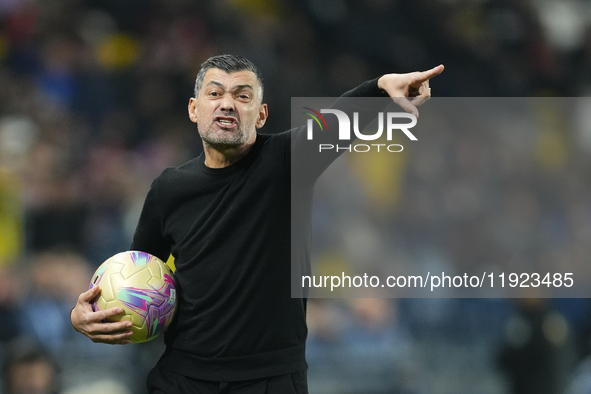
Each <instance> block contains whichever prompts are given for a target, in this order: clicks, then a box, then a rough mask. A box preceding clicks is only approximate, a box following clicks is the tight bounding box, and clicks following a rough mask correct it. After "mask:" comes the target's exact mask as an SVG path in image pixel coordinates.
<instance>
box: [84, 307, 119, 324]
mask: <svg viewBox="0 0 591 394" xmlns="http://www.w3.org/2000/svg"><path fill="white" fill-rule="evenodd" d="M123 313H125V310H124V309H123V308H121V307H115V308H109V309H105V310H98V311H96V312H93V314H94V316H93V319H92V320H93V321H103V320H106V319H107V318H109V317H113V316H118V315H122V314H123Z"/></svg>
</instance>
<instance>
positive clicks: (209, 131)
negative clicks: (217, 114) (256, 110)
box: [197, 113, 255, 148]
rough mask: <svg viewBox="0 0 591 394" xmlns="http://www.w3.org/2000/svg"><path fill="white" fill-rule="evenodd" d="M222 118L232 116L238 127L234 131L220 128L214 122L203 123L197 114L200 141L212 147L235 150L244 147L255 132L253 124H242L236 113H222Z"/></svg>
mask: <svg viewBox="0 0 591 394" xmlns="http://www.w3.org/2000/svg"><path fill="white" fill-rule="evenodd" d="M223 115H224V116H234V117H235V118H236V119H237V122H238V125H237V129H238V130H236V131H234V130H225V129H224V128H220V127H219V126H218V125H217V124H215V122H213V121H211V122H205V121H204V120H203V118H202V117H201V116H199V114H198V118H197V128H198V130H199V134H200V135H201V139H202V140H203V142H205V143H206V144H208V145H210V146H212V147H219V148H237V147H240V146H243V145H246V144H247V143H248V142H249V141H250V140H251V138H252V135H253V134H254V132H255V126H254V123H253V124H245V123H242V122H241V120H240V118H239V117H238V114H237V113H224V114H223Z"/></svg>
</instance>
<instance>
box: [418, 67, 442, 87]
mask: <svg viewBox="0 0 591 394" xmlns="http://www.w3.org/2000/svg"><path fill="white" fill-rule="evenodd" d="M444 68H445V67H444V65H443V64H440V65H439V66H437V67H433V68H432V69H430V70H427V71H419V72H418V73H417V75H416V77H415V82H414V83H415V84H417V83H423V82H425V81H428V80H430V79H431V78H433V77H436V76H437V75H439V74H441V73H442V72H443V69H444Z"/></svg>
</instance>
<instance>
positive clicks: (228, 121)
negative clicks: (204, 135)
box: [215, 116, 238, 128]
mask: <svg viewBox="0 0 591 394" xmlns="http://www.w3.org/2000/svg"><path fill="white" fill-rule="evenodd" d="M215 122H216V123H217V124H218V126H220V127H223V128H231V127H234V126H236V125H237V124H238V120H237V119H236V118H235V117H233V116H216V117H215Z"/></svg>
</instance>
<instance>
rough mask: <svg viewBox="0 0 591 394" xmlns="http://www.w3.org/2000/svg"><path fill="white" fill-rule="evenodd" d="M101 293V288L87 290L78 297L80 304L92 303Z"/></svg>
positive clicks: (95, 287)
mask: <svg viewBox="0 0 591 394" xmlns="http://www.w3.org/2000/svg"><path fill="white" fill-rule="evenodd" d="M100 292H101V289H100V287H98V286H93V287H92V288H90V289H88V290H86V291H85V292H84V293H82V294H80V297H78V302H79V303H89V302H91V301H92V300H93V299H94V298H95V297H96V296H97V295H99V293H100Z"/></svg>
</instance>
